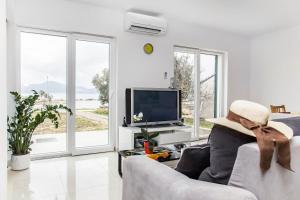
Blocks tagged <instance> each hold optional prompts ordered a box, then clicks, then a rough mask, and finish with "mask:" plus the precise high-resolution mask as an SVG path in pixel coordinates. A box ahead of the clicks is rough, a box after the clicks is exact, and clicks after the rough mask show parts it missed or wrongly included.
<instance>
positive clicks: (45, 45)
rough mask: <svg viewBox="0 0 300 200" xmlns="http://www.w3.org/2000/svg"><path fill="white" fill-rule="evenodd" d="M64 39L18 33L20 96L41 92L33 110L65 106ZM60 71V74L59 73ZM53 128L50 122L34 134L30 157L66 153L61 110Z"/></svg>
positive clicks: (64, 124)
mask: <svg viewBox="0 0 300 200" xmlns="http://www.w3.org/2000/svg"><path fill="white" fill-rule="evenodd" d="M66 44H67V42H66V38H65V37H60V36H51V35H42V34H34V33H24V32H22V33H21V49H20V51H21V52H20V53H21V93H22V95H23V96H28V95H30V94H32V90H36V91H37V92H38V93H40V95H41V98H40V99H39V101H38V103H37V105H36V107H37V108H39V107H41V106H43V105H45V104H64V105H65V104H66V57H67V56H66ZM58 72H59V73H58ZM59 122H60V125H59V127H58V128H57V129H56V128H54V125H53V124H52V123H51V121H50V120H46V121H45V122H44V123H43V124H41V125H39V126H38V127H37V129H36V130H35V131H34V133H33V142H34V144H33V145H32V154H41V153H50V152H58V151H66V124H67V121H66V113H65V112H64V111H61V119H60V120H59Z"/></svg>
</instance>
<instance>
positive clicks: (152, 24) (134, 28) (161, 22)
mask: <svg viewBox="0 0 300 200" xmlns="http://www.w3.org/2000/svg"><path fill="white" fill-rule="evenodd" d="M125 30H126V31H129V32H135V33H141V34H150V35H162V34H165V33H166V31H167V22H166V20H165V19H163V18H160V17H153V16H149V15H143V14H138V13H132V12H129V13H127V14H126V18H125Z"/></svg>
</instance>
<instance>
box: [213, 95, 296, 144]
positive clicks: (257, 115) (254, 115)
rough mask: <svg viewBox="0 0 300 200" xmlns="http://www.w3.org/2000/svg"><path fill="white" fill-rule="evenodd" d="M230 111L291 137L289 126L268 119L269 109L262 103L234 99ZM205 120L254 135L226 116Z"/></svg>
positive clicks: (291, 132)
mask: <svg viewBox="0 0 300 200" xmlns="http://www.w3.org/2000/svg"><path fill="white" fill-rule="evenodd" d="M230 111H231V112H233V113H235V114H237V115H239V116H241V117H243V118H246V119H248V120H250V121H253V122H255V123H258V124H261V125H267V126H268V127H272V128H274V129H276V130H277V131H279V132H281V133H282V134H284V135H285V136H286V137H287V138H288V139H291V138H292V137H293V130H292V129H291V128H290V127H288V126H287V125H285V124H284V123H282V122H274V121H269V120H268V119H269V116H270V111H269V109H267V108H266V107H265V106H263V105H260V104H258V103H254V102H250V101H245V100H236V101H234V102H233V103H232V104H231V106H230ZM207 121H209V122H212V123H214V124H219V125H222V126H226V127H228V128H231V129H234V130H237V131H239V132H241V133H244V134H246V135H250V136H253V137H256V136H255V134H254V133H253V131H251V130H249V129H247V128H245V127H244V126H243V125H241V124H240V123H237V122H234V121H231V120H229V119H227V118H226V117H221V118H214V119H207Z"/></svg>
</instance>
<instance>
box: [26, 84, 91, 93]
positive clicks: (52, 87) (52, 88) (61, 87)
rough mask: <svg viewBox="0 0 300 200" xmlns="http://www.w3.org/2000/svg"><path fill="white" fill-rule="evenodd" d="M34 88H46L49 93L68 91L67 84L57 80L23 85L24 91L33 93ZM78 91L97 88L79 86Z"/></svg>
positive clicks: (88, 91)
mask: <svg viewBox="0 0 300 200" xmlns="http://www.w3.org/2000/svg"><path fill="white" fill-rule="evenodd" d="M32 90H36V91H40V90H44V91H46V92H49V93H65V92H66V85H65V84H62V83H59V82H56V81H48V83H47V82H43V83H38V84H30V85H28V86H22V92H23V93H31V91H32ZM76 92H78V93H87V94H89V93H95V92H97V90H96V89H95V88H93V89H89V88H86V87H82V86H78V87H76Z"/></svg>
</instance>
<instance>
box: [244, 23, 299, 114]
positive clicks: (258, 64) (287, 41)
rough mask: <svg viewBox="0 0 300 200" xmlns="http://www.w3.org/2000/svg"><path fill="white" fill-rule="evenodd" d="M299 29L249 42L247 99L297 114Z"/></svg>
mask: <svg viewBox="0 0 300 200" xmlns="http://www.w3.org/2000/svg"><path fill="white" fill-rule="evenodd" d="M299 77H300V27H294V28H290V29H286V30H282V31H277V32H273V33H269V34H266V35H262V36H259V37H256V38H254V39H253V40H252V42H251V68H250V84H249V85H250V99H252V100H254V101H257V102H260V103H262V104H264V105H266V106H270V104H279V105H281V104H285V105H286V106H287V109H288V111H294V112H300V104H299V102H300V93H299V91H300V78H299Z"/></svg>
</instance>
